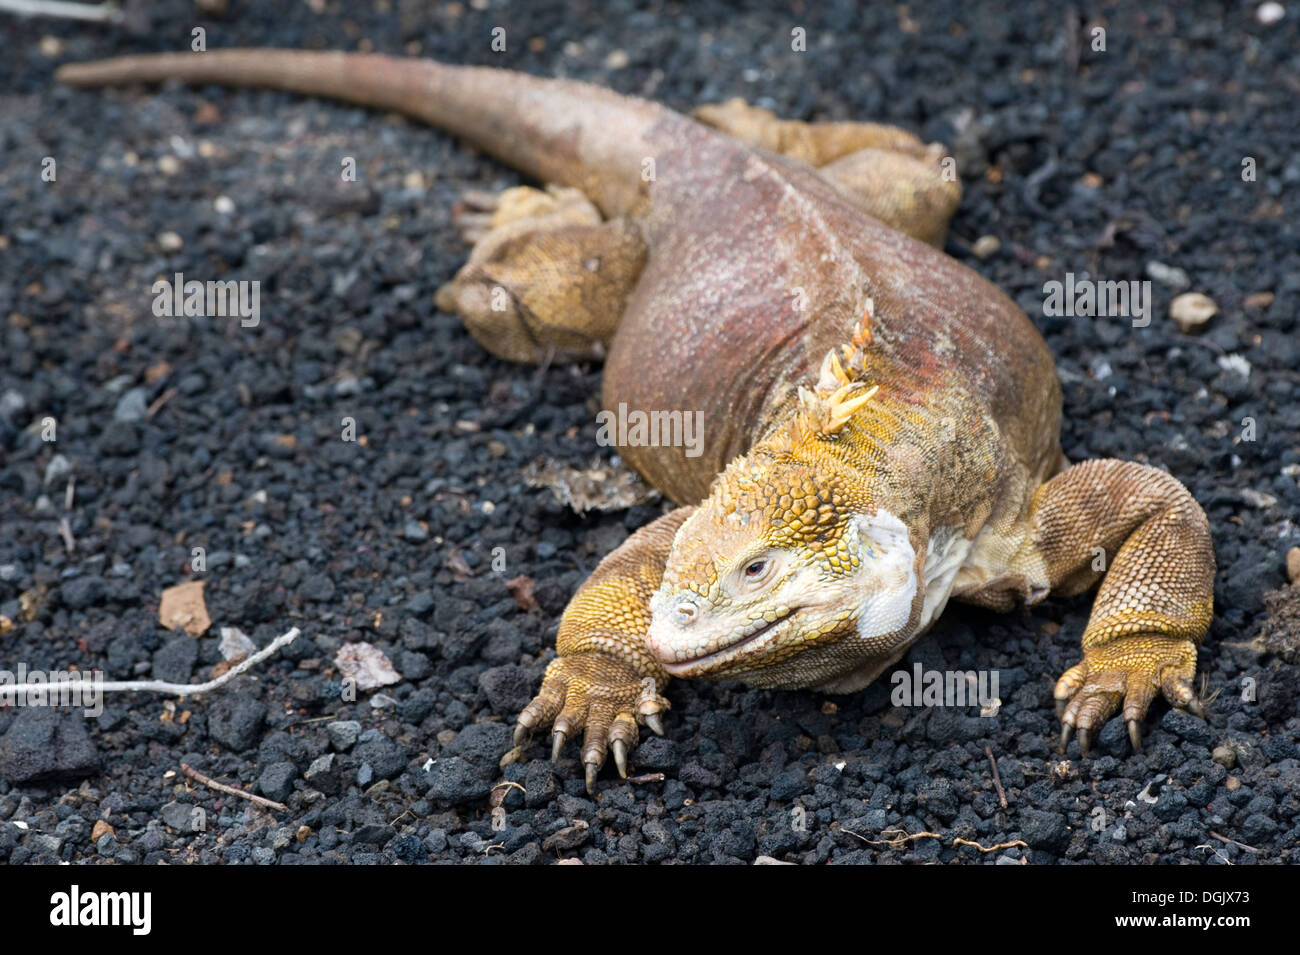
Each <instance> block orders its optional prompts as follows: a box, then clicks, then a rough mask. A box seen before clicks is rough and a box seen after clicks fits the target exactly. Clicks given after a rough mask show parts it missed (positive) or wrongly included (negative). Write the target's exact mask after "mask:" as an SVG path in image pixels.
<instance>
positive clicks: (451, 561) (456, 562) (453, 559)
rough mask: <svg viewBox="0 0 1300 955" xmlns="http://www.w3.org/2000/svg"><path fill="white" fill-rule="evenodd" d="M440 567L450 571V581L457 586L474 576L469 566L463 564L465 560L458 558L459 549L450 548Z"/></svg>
mask: <svg viewBox="0 0 1300 955" xmlns="http://www.w3.org/2000/svg"><path fill="white" fill-rule="evenodd" d="M442 565H443V566H444V567H446V568H447V569H448V570H450V571H451V576H452V579H453V580H455V581H456V583H458V584H463V583H464V582H465V581H467V580H469V579H470V578H471V577H473V576H474V571H472V570H470V567H469V564H467V563H465V558H464V557H462V556H460V548H459V547H453V548H452V550H451V553H450V554H448V555H447V559H446V560H444V561H443V562H442Z"/></svg>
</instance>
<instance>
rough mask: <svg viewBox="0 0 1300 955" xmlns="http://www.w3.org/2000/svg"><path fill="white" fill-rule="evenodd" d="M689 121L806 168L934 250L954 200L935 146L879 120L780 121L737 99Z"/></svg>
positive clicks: (955, 191)
mask: <svg viewBox="0 0 1300 955" xmlns="http://www.w3.org/2000/svg"><path fill="white" fill-rule="evenodd" d="M693 115H694V116H695V118H696V119H698V120H700V121H701V122H703V123H707V124H708V125H710V126H713V127H714V128H716V129H720V130H722V131H723V132H725V133H729V134H730V135H732V136H735V137H736V138H737V139H740V140H743V141H744V142H746V143H749V144H750V145H751V146H758V147H759V148H761V149H766V150H768V151H770V152H775V153H780V154H781V155H783V156H789V157H790V158H791V159H797V160H799V161H800V162H805V163H807V164H808V165H810V166H812V167H814V168H815V169H816V170H817V171H818V172H819V173H820V174H821V175H822V177H823V178H825V179H827V180H829V181H830V182H832V183H833V184H835V185H836V186H838V187H839V188H840V189H841V190H842V191H843V192H844V193H845V194H846V195H848V196H849V197H850V198H852V199H854V200H856V201H857V203H858V204H859V205H861V206H862V208H863V209H864V210H865V211H866V212H868V213H869V214H871V215H873V216H875V217H876V218H877V219H879V220H881V221H882V222H884V223H886V224H888V225H891V226H893V227H894V228H895V229H898V230H899V231H900V232H906V233H907V234H908V235H910V236H912V237H913V238H915V239H920V240H921V241H922V242H928V243H929V244H930V245H933V246H936V247H942V246H943V240H944V237H945V236H946V235H947V234H948V220H950V219H951V218H952V214H953V213H954V212H955V211H956V210H957V206H958V204H959V203H960V202H961V182H960V181H959V180H958V179H957V177H956V175H955V172H953V173H948V172H947V171H946V169H945V166H944V164H943V147H942V145H940V144H939V143H930V144H929V145H927V144H926V143H924V142H922V141H921V140H920V139H919V138H917V137H916V136H914V135H912V134H911V133H909V132H907V131H906V130H904V129H899V128H898V127H897V126H887V125H884V124H882V123H858V122H824V123H805V122H801V121H799V120H790V119H780V118H779V117H777V116H776V114H774V113H772V112H770V111H769V110H765V109H761V108H759V107H757V106H750V105H749V104H747V103H746V102H745V101H744V100H742V99H732V100H728V101H727V102H725V103H719V104H711V105H707V106H701V107H699V108H698V109H696V110H695V112H694V114H693Z"/></svg>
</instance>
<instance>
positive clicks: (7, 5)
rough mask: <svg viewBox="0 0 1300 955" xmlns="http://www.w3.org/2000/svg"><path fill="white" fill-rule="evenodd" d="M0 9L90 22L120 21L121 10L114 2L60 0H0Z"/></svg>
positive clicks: (33, 15)
mask: <svg viewBox="0 0 1300 955" xmlns="http://www.w3.org/2000/svg"><path fill="white" fill-rule="evenodd" d="M0 11H3V12H6V13H16V14H18V16H20V17H58V18H59V19H61V20H89V21H91V22H92V23H121V22H122V11H121V10H120V9H118V6H117V4H115V3H64V2H62V0H0Z"/></svg>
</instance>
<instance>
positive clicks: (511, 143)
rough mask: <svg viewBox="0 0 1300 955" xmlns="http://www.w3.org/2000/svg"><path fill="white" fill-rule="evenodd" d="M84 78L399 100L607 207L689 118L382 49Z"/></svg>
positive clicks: (635, 182)
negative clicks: (386, 53)
mask: <svg viewBox="0 0 1300 955" xmlns="http://www.w3.org/2000/svg"><path fill="white" fill-rule="evenodd" d="M55 78H56V79H58V80H60V81H61V82H64V83H69V84H72V85H74V86H110V85H121V84H127V83H157V82H161V81H163V80H169V79H176V80H181V81H183V82H186V83H214V84H217V85H222V86H255V87H266V88H270V89H281V90H288V91H291V92H294V93H302V94H305V95H308V96H320V97H325V98H329V99H338V100H344V101H347V102H350V103H358V104H360V105H363V106H370V107H375V108H377V109H384V110H391V111H393V112H397V113H401V114H403V115H406V116H410V117H412V118H414V119H418V120H422V121H424V122H426V123H429V124H430V125H432V126H436V127H438V128H440V129H444V130H446V131H448V132H450V133H453V134H455V135H458V136H461V137H464V138H465V139H466V140H468V141H469V142H470V143H472V144H473V145H475V146H476V147H478V148H480V149H482V150H483V151H485V152H487V153H490V154H492V155H493V156H496V157H497V158H498V159H500V160H501V161H503V162H505V163H506V164H507V165H510V166H513V167H515V168H516V169H518V170H520V171H521V172H523V173H525V174H527V175H529V176H532V177H535V178H536V179H538V180H540V181H542V182H554V183H560V184H562V185H568V186H574V187H576V188H579V189H582V190H583V191H584V192H585V193H586V194H587V195H588V196H589V197H591V199H592V200H593V201H594V202H596V204H597V205H599V206H600V207H601V210H602V211H603V212H604V213H605V214H606V215H607V216H617V215H623V214H626V213H628V212H631V211H633V210H634V209H635V208H636V207H637V206H638V205H639V203H640V202H641V201H642V200H643V198H644V195H645V191H644V187H645V183H643V181H642V178H641V175H640V172H641V166H642V164H643V162H644V161H645V158H646V157H647V156H651V155H653V154H654V151H655V150H654V144H655V142H656V140H658V141H659V142H661V143H662V142H663V137H666V136H672V135H673V129H674V127H676V125H677V124H679V123H686V122H690V121H689V120H686V119H684V118H682V117H680V116H678V115H677V114H675V113H673V112H672V111H670V110H668V109H665V108H664V107H662V106H659V105H658V104H655V103H651V102H648V101H646V100H640V99H634V98H631V97H626V96H621V95H619V94H617V93H614V92H611V91H609V90H606V89H602V88H600V87H597V86H590V85H588V84H585V83H578V82H575V81H571V80H552V79H541V78H538V77H535V76H530V75H528V74H526V73H517V72H513V71H510V70H498V69H492V68H489V67H463V66H449V65H447V64H444V63H437V62H434V61H432V60H416V59H403V58H399V57H391V56H383V55H380V54H364V53H341V52H315V51H305V50H273V49H246V50H245V49H232V50H213V51H209V52H204V53H161V54H153V55H145V56H124V57H120V58H116V59H111V60H98V61H94V62H89V63H73V64H68V65H66V66H63V67H60V69H59V70H58V72H57V73H56V74H55Z"/></svg>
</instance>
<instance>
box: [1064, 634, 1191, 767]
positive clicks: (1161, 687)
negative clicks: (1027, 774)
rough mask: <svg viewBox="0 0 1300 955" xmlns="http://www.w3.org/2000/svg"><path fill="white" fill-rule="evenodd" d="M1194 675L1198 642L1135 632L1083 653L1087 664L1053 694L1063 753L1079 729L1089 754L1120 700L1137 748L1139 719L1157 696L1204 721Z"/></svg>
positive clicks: (1083, 749)
mask: <svg viewBox="0 0 1300 955" xmlns="http://www.w3.org/2000/svg"><path fill="white" fill-rule="evenodd" d="M1195 675H1196V644H1195V643H1194V642H1192V641H1191V640H1188V639H1185V638H1180V637H1170V636H1163V635H1148V634H1135V635H1132V636H1126V637H1120V638H1118V639H1115V640H1112V641H1111V642H1109V643H1105V644H1102V645H1101V646H1097V647H1092V648H1090V649H1087V650H1085V651H1084V654H1083V661H1082V662H1081V663H1078V664H1076V665H1075V666H1073V667H1071V668H1070V669H1069V670H1067V671H1066V672H1065V674H1064V675H1063V676H1062V677H1061V678H1060V679H1059V680H1058V681H1057V682H1056V689H1055V691H1054V693H1053V695H1054V696H1055V697H1056V706H1057V711H1058V714H1059V715H1060V717H1061V743H1060V750H1061V752H1065V747H1066V746H1067V745H1068V744H1069V742H1070V736H1071V734H1072V733H1073V732H1074V731H1075V730H1076V729H1077V730H1078V732H1079V753H1080V755H1082V756H1087V755H1088V752H1089V750H1090V749H1091V746H1092V742H1093V740H1094V739H1096V736H1097V734H1098V733H1100V732H1101V728H1102V726H1103V725H1105V723H1106V721H1107V720H1108V719H1110V718H1111V716H1113V715H1114V714H1115V712H1116V711H1117V710H1118V709H1119V708H1120V701H1121V700H1123V705H1124V712H1123V717H1124V721H1125V722H1126V723H1127V724H1128V733H1129V739H1130V741H1131V742H1132V743H1133V748H1134V749H1135V750H1140V749H1141V748H1142V736H1141V731H1140V728H1139V727H1140V724H1141V720H1142V719H1143V717H1145V716H1146V713H1147V708H1148V707H1149V706H1150V705H1151V703H1152V701H1154V700H1155V698H1156V695H1157V694H1158V693H1163V694H1164V696H1165V699H1166V700H1168V701H1169V703H1170V705H1171V706H1175V707H1178V708H1179V709H1183V710H1187V711H1188V712H1189V713H1192V714H1194V715H1196V716H1200V717H1204V716H1205V711H1204V708H1203V707H1202V706H1201V702H1200V700H1198V699H1197V697H1196V693H1195V691H1194V690H1193V689H1192V682H1191V681H1192V678H1193V677H1194V676H1195Z"/></svg>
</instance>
